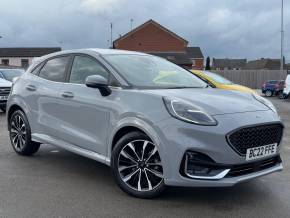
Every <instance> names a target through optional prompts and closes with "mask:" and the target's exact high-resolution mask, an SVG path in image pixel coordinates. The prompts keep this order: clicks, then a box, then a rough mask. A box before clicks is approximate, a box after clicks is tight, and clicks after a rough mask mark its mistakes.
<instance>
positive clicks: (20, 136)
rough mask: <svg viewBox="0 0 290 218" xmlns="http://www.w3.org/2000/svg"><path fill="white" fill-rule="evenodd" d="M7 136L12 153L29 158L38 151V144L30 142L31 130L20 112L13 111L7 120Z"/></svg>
mask: <svg viewBox="0 0 290 218" xmlns="http://www.w3.org/2000/svg"><path fill="white" fill-rule="evenodd" d="M9 135H10V141H11V145H12V147H13V149H14V151H15V152H16V153H17V154H19V155H24V156H30V155H33V154H34V153H36V152H37V151H38V150H39V147H40V143H37V142H33V141H31V130H30V126H29V123H28V120H27V117H26V116H25V114H24V113H23V112H22V111H21V110H17V111H15V112H14V113H13V114H12V116H11V118H10V120H9Z"/></svg>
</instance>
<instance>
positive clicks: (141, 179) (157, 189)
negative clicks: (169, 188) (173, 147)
mask: <svg viewBox="0 0 290 218" xmlns="http://www.w3.org/2000/svg"><path fill="white" fill-rule="evenodd" d="M112 171H113V174H114V176H115V179H116V181H117V183H118V185H119V186H120V188H121V189H122V190H123V191H125V192H126V193H128V194H130V195H132V196H135V197H138V198H153V197H156V196H157V195H159V194H160V193H161V192H162V191H163V190H164V189H165V184H164V179H163V167H162V163H161V158H160V155H159V152H158V149H157V146H156V145H155V144H154V143H153V142H152V141H151V140H150V138H149V137H148V136H146V135H145V134H143V133H141V132H131V133H128V134H127V135H125V136H124V137H122V138H121V139H120V140H119V141H118V142H117V144H116V145H115V147H114V150H113V153H112Z"/></svg>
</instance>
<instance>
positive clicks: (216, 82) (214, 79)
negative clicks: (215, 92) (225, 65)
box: [191, 70, 256, 93]
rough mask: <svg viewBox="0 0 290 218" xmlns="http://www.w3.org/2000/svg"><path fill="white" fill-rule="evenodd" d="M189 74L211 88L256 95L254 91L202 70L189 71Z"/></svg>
mask: <svg viewBox="0 0 290 218" xmlns="http://www.w3.org/2000/svg"><path fill="white" fill-rule="evenodd" d="M191 72H192V73H193V74H194V75H196V76H198V77H200V78H201V79H202V80H204V81H205V82H207V83H208V84H209V85H211V86H212V87H213V88H218V89H224V90H232V91H240V92H246V93H256V91H255V90H253V89H251V88H248V87H246V86H242V85H238V84H234V83H233V82H231V81H230V80H228V79H226V78H224V77H222V76H221V75H218V74H216V73H213V72H210V71H203V70H191Z"/></svg>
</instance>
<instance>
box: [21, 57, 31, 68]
mask: <svg viewBox="0 0 290 218" xmlns="http://www.w3.org/2000/svg"><path fill="white" fill-rule="evenodd" d="M28 66H29V60H28V59H21V67H22V68H24V69H27V68H28Z"/></svg>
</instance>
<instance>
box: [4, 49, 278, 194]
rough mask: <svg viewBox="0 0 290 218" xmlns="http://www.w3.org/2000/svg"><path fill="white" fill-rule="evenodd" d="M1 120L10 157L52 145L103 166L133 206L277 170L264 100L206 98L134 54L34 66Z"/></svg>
mask: <svg viewBox="0 0 290 218" xmlns="http://www.w3.org/2000/svg"><path fill="white" fill-rule="evenodd" d="M164 72H167V73H164ZM169 72H170V73H169ZM165 74H166V76H164V75H165ZM160 75H161V76H160ZM156 78H157V79H156ZM6 114H7V121H8V122H7V123H8V131H9V135H10V140H11V144H12V147H13V149H14V150H15V152H16V153H17V154H19V155H26V156H29V155H33V154H35V153H36V152H37V151H38V150H39V148H40V145H41V144H51V145H55V146H58V147H60V148H63V149H66V150H68V151H71V152H74V153H77V154H79V155H82V156H85V157H88V158H91V159H94V160H96V161H99V162H101V163H104V164H106V165H108V166H110V168H111V170H112V172H113V176H114V178H115V180H116V183H117V184H118V185H119V187H120V188H121V189H122V190H123V191H124V192H126V193H128V194H130V195H132V196H135V197H139V198H153V197H156V196H158V195H159V194H161V193H162V192H163V191H164V189H165V188H166V187H167V186H183V187H225V186H233V185H235V184H237V183H240V182H244V181H248V180H251V179H254V178H257V177H260V176H264V175H267V174H270V173H273V172H277V171H281V170H282V169H283V164H282V160H281V158H280V150H281V143H280V142H281V139H282V134H283V123H282V122H281V120H280V117H279V115H278V113H277V111H276V109H275V107H274V106H273V104H272V103H271V102H270V101H268V100H267V99H264V98H263V97H261V96H259V95H257V94H255V93H254V94H250V93H242V92H229V91H226V90H220V89H213V88H211V87H209V86H208V84H206V83H205V82H204V81H202V80H201V79H199V78H198V77H196V76H194V75H193V74H192V73H190V72H189V71H187V70H185V69H183V68H181V67H179V66H177V65H175V64H173V63H171V62H169V61H167V60H165V59H163V58H160V57H155V56H151V55H149V54H143V53H139V52H133V51H122V50H115V49H80V50H70V51H62V52H57V53H53V54H49V55H47V56H44V57H42V58H39V59H38V60H37V62H35V63H33V64H32V66H31V67H30V68H29V69H28V70H27V71H26V72H25V73H24V74H23V75H22V76H21V77H20V78H18V79H17V80H15V81H14V82H13V86H12V91H11V94H10V95H9V98H8V104H7V113H6ZM44 146H45V145H44ZM35 161H37V159H35ZM100 179H101V178H100Z"/></svg>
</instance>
